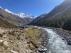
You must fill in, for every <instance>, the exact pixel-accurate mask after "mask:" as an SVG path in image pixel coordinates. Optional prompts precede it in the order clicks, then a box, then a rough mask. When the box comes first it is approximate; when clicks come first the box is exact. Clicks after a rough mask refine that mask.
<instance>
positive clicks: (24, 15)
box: [4, 9, 32, 18]
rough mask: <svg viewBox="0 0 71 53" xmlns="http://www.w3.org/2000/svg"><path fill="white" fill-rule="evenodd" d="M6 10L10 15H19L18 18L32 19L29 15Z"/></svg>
mask: <svg viewBox="0 0 71 53" xmlns="http://www.w3.org/2000/svg"><path fill="white" fill-rule="evenodd" d="M4 10H5V11H6V12H8V13H11V14H13V15H17V16H19V17H21V18H27V17H30V18H32V16H31V15H28V14H25V13H14V12H12V11H10V10H8V9H4Z"/></svg>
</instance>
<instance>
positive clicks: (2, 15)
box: [0, 7, 33, 26]
mask: <svg viewBox="0 0 71 53" xmlns="http://www.w3.org/2000/svg"><path fill="white" fill-rule="evenodd" d="M0 19H2V20H5V21H7V22H8V23H11V24H14V25H16V26H21V25H26V24H28V23H30V22H31V21H32V20H33V19H32V16H30V15H26V14H25V13H14V12H12V11H10V10H8V9H5V8H2V7H0ZM1 22H2V21H1Z"/></svg>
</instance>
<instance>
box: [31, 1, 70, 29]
mask: <svg viewBox="0 0 71 53" xmlns="http://www.w3.org/2000/svg"><path fill="white" fill-rule="evenodd" d="M30 24H32V25H38V26H48V27H57V28H64V29H67V30H71V0H64V2H63V3H62V4H60V5H59V6H57V7H55V8H54V9H53V10H52V11H51V12H50V13H49V14H43V15H40V16H38V17H37V18H36V19H35V20H33V22H31V23H30Z"/></svg>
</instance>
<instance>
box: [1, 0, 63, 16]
mask: <svg viewBox="0 0 71 53" xmlns="http://www.w3.org/2000/svg"><path fill="white" fill-rule="evenodd" d="M63 1H64V0H0V6H1V7H3V8H7V9H9V10H10V11H13V12H15V13H19V12H24V13H26V14H32V15H33V16H39V15H41V14H43V13H48V12H50V11H51V10H52V9H53V8H54V7H55V6H57V5H59V4H61V3H62V2H63Z"/></svg>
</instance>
